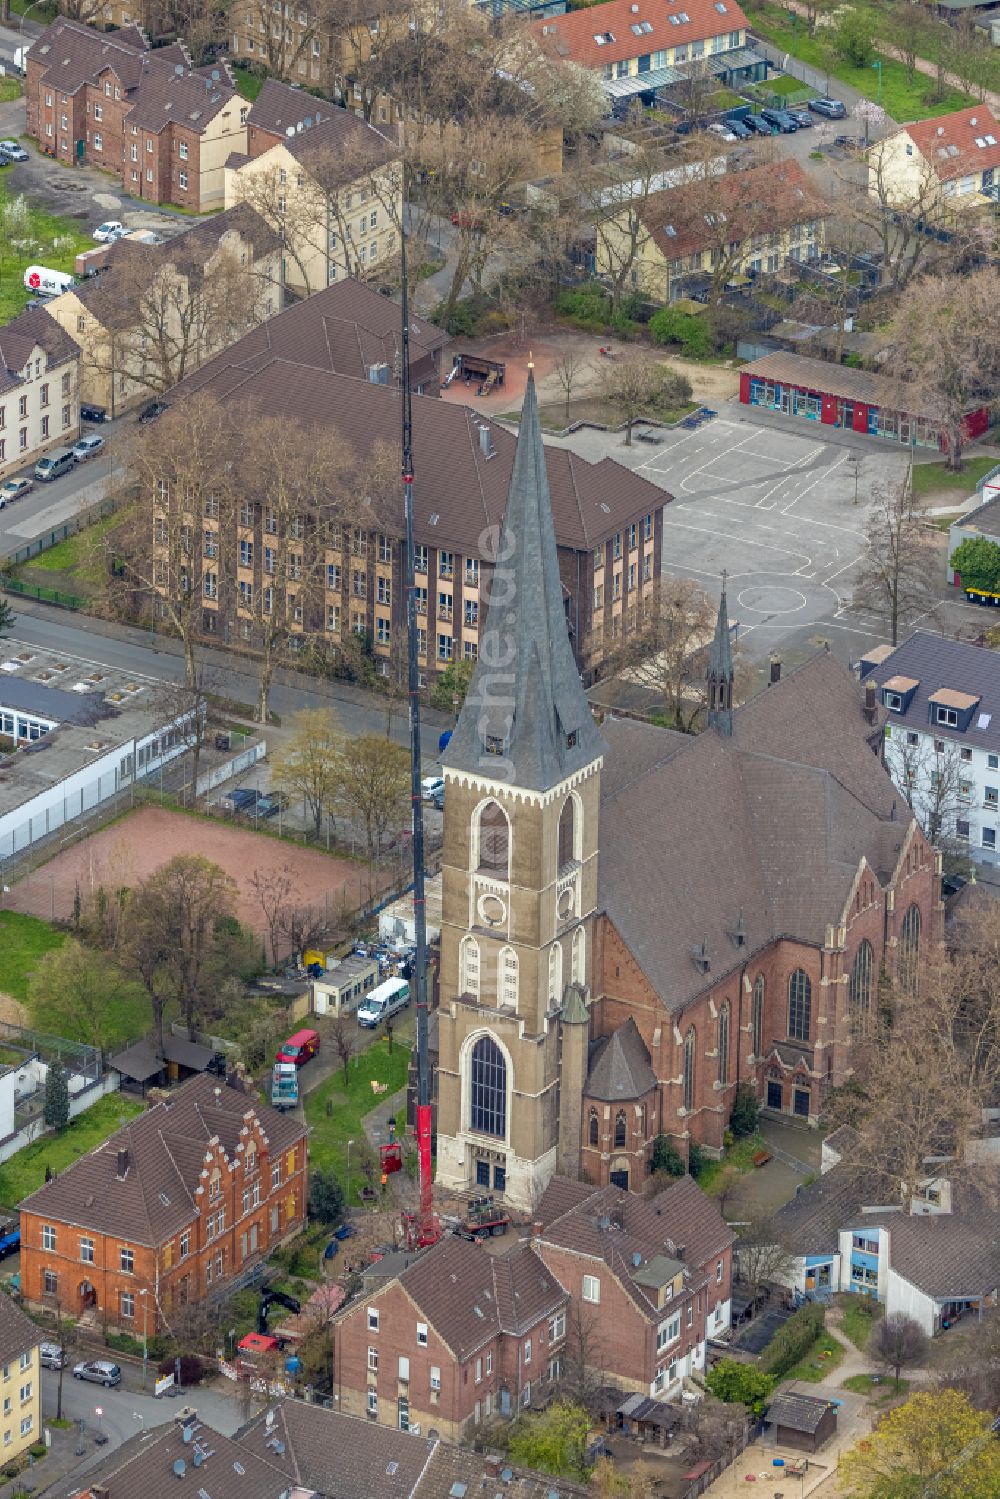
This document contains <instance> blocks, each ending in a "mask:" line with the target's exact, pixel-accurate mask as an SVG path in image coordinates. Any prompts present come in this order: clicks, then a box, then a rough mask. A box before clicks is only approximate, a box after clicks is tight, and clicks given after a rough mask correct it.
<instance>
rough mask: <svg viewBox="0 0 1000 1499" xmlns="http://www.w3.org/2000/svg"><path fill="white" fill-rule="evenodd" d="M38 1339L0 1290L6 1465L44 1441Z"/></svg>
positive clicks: (0, 1452)
mask: <svg viewBox="0 0 1000 1499" xmlns="http://www.w3.org/2000/svg"><path fill="white" fill-rule="evenodd" d="M40 1338H41V1333H40V1332H39V1329H38V1327H36V1325H35V1323H34V1322H32V1320H31V1318H30V1317H26V1316H25V1314H24V1312H22V1310H21V1308H20V1307H19V1306H18V1305H17V1303H16V1302H15V1301H14V1300H13V1299H12V1298H11V1297H10V1296H8V1295H7V1293H6V1291H0V1397H2V1399H3V1414H2V1416H0V1433H2V1435H0V1461H2V1462H3V1463H4V1465H5V1466H6V1464H7V1463H12V1462H13V1461H14V1459H15V1458H18V1457H20V1456H21V1454H22V1453H23V1452H26V1451H27V1449H28V1448H29V1447H33V1446H34V1444H35V1443H36V1442H41V1441H43V1440H44V1433H43V1431H42V1370H41V1365H40V1364H39V1361H38V1344H39V1341H40Z"/></svg>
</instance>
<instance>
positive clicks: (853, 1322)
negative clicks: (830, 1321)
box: [838, 1295, 882, 1353]
mask: <svg viewBox="0 0 1000 1499" xmlns="http://www.w3.org/2000/svg"><path fill="white" fill-rule="evenodd" d="M838 1305H839V1306H840V1308H841V1310H842V1311H843V1314H844V1320H843V1322H842V1324H841V1326H842V1327H843V1330H844V1336H845V1337H848V1338H850V1340H851V1342H852V1343H853V1344H854V1346H855V1348H860V1350H861V1352H862V1353H864V1352H865V1351H866V1350H867V1348H868V1342H869V1339H870V1338H871V1335H872V1328H873V1327H874V1326H875V1323H876V1322H877V1321H878V1320H879V1318H880V1317H881V1315H882V1308H881V1306H880V1305H879V1303H878V1302H877V1301H873V1300H872V1299H871V1297H870V1296H851V1295H845V1296H842V1297H841V1298H840V1299H839V1301H838Z"/></svg>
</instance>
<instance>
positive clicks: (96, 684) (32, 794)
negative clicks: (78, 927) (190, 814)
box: [0, 641, 194, 863]
mask: <svg viewBox="0 0 1000 1499" xmlns="http://www.w3.org/2000/svg"><path fill="white" fill-rule="evenodd" d="M5 645H6V646H7V647H8V648H9V649H10V654H9V655H8V656H6V657H3V656H2V655H0V742H2V744H3V747H4V748H5V749H9V750H11V751H12V752H11V753H7V754H5V755H4V756H3V761H2V764H3V775H2V777H0V863H2V861H4V860H6V859H10V858H11V857H13V856H14V855H15V854H19V853H22V852H23V851H24V850H25V849H28V848H30V847H32V846H33V845H34V844H37V843H39V842H40V841H41V840H42V839H44V838H46V837H47V836H48V835H49V834H51V833H54V832H56V831H57V829H59V828H61V827H62V826H63V825H64V824H65V823H68V822H72V821H73V819H74V818H76V817H80V816H82V815H83V814H84V813H86V812H89V811H91V810H92V809H93V808H94V807H97V806H99V805H100V803H101V802H105V801H107V800H109V798H111V797H113V796H114V795H115V794H116V793H117V792H119V791H121V790H123V789H124V788H126V787H128V786H130V785H131V784H132V783H133V782H135V781H139V780H142V779H143V777H145V776H148V775H151V774H153V773H155V772H156V771H158V770H159V769H160V768H161V766H163V765H166V764H167V763H168V762H169V761H170V760H173V759H175V758H176V756H178V755H181V754H183V753H184V751H185V749H187V748H188V747H189V745H190V743H191V739H192V734H191V727H192V723H193V718H194V710H190V711H186V712H182V713H180V714H177V713H174V712H172V711H171V710H170V709H169V708H167V707H164V706H163V705H162V704H160V703H158V702H157V701H156V696H155V694H156V689H157V684H156V683H155V682H153V681H152V680H150V679H148V678H143V677H129V676H127V675H126V674H125V673H123V672H115V671H113V670H110V669H108V670H106V669H104V668H99V669H95V668H94V666H93V664H92V663H90V662H81V661H77V660H74V658H73V657H71V656H61V655H57V654H55V653H53V652H50V651H43V650H40V649H38V648H37V647H35V646H27V647H25V648H23V649H18V648H17V647H16V646H15V645H13V644H12V642H9V641H8V642H5ZM2 649H3V648H2V647H0V651H2Z"/></svg>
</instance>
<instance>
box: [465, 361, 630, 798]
mask: <svg viewBox="0 0 1000 1499" xmlns="http://www.w3.org/2000/svg"><path fill="white" fill-rule="evenodd" d="M603 749H604V746H603V742H602V740H601V736H600V734H599V733H598V731H597V727H596V725H595V723H594V720H593V717H592V716H591V712H590V707H589V705H588V703H587V698H586V695H585V693H584V691H583V687H582V686H581V683H580V673H579V671H578V669H577V665H576V661H575V659H574V656H573V648H572V646H571V645H570V641H569V631H568V628H567V624H566V613H565V610H564V608H563V591H562V582H561V579H560V577H559V557H558V553H557V551H556V537H555V529H554V527H553V524H552V504H551V500H550V498H549V482H548V477H547V475H546V472H545V448H544V446H543V443H542V431H541V426H540V424H539V420H538V397H537V395H536V392H535V379H534V374H533V372H532V370H531V369H530V368H529V371H528V384H527V389H526V390H525V393H524V406H523V408H522V411H521V427H520V431H519V433H518V438H517V452H516V453H515V456H514V467H513V471H512V473H511V479H510V488H509V491H508V495H507V509H506V512H505V514H504V520H503V527H502V529H501V532H500V542H499V545H498V547H497V553H496V566H495V569H494V573H493V579H492V583H491V586H490V599H489V615H488V618H487V620H486V628H485V629H484V631H483V633H482V637H481V639H480V642H479V662H478V665H477V667H476V672H475V675H474V677H473V679H472V684H471V686H470V688H469V692H468V695H467V697H466V699H465V703H464V705H463V707H462V711H461V713H460V715H459V719H458V723H457V725H456V726H455V732H454V734H453V735H452V738H451V742H450V744H449V745H448V749H447V752H446V753H445V756H444V759H443V764H444V766H445V769H446V770H456V771H467V772H473V773H475V774H478V775H482V776H488V777H489V778H490V779H491V780H502V781H507V782H509V783H510V784H511V785H514V786H519V787H521V788H522V789H524V790H526V791H545V790H547V789H548V788H549V787H551V786H554V785H557V784H558V783H559V782H560V781H563V780H565V779H566V778H567V777H568V776H572V775H573V773H574V772H575V771H578V770H580V769H582V767H583V766H585V765H586V764H588V762H589V761H591V760H593V759H594V758H595V757H596V756H599V755H601V754H602V753H603Z"/></svg>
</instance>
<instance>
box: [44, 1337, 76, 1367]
mask: <svg viewBox="0 0 1000 1499" xmlns="http://www.w3.org/2000/svg"><path fill="white" fill-rule="evenodd" d="M38 1362H39V1363H40V1364H41V1366H42V1368H43V1369H65V1367H66V1365H67V1364H68V1363H69V1360H68V1358H67V1357H66V1350H65V1348H60V1347H59V1344H58V1343H39V1345H38Z"/></svg>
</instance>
